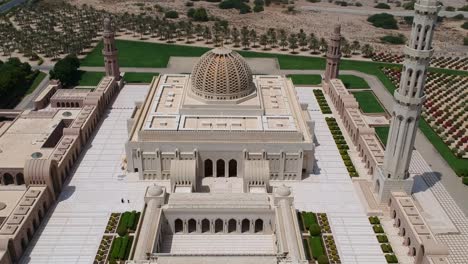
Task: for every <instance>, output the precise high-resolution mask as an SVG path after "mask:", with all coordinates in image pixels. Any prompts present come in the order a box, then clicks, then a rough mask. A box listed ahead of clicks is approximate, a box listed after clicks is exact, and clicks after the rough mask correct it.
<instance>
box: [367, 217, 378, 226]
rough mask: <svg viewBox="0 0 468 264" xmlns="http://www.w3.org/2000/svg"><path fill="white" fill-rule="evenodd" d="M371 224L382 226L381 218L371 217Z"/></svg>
mask: <svg viewBox="0 0 468 264" xmlns="http://www.w3.org/2000/svg"><path fill="white" fill-rule="evenodd" d="M369 222H370V223H371V224H373V225H378V224H380V220H379V217H377V216H371V217H369Z"/></svg>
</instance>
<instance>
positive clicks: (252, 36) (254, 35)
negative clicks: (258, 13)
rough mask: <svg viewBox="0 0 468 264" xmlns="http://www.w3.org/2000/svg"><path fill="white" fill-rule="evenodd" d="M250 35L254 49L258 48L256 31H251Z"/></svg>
mask: <svg viewBox="0 0 468 264" xmlns="http://www.w3.org/2000/svg"><path fill="white" fill-rule="evenodd" d="M249 35H250V39H251V40H252V44H253V46H252V47H253V48H257V47H258V46H257V44H256V43H257V41H258V37H257V31H255V29H251V30H250V33H249Z"/></svg>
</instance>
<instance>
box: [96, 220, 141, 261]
mask: <svg viewBox="0 0 468 264" xmlns="http://www.w3.org/2000/svg"><path fill="white" fill-rule="evenodd" d="M139 221H140V212H136V211H132V212H124V213H123V214H122V213H112V214H111V216H110V217H109V220H108V222H107V226H106V230H105V234H106V235H104V236H103V238H102V240H101V244H100V246H99V249H98V252H97V253H96V257H95V259H94V264H101V263H102V264H104V263H111V264H112V263H117V262H118V261H121V260H127V259H128V257H129V256H130V252H131V249H132V244H133V240H134V234H133V233H134V232H135V230H136V229H137V227H138V223H139Z"/></svg>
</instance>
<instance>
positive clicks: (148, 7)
mask: <svg viewBox="0 0 468 264" xmlns="http://www.w3.org/2000/svg"><path fill="white" fill-rule="evenodd" d="M52 1H53V0H52ZM351 1H353V0H350V2H351ZM250 2H253V1H250ZM359 2H361V3H362V4H363V5H364V6H363V7H360V8H372V9H374V8H373V7H372V6H374V5H375V2H374V0H359ZM442 2H446V5H451V6H456V7H457V6H462V5H463V4H464V3H465V0H443V1H442ZM70 3H72V4H74V5H78V6H80V5H82V4H88V5H92V6H94V7H96V8H98V9H105V10H107V11H110V12H129V13H142V12H146V14H147V15H150V14H151V15H159V16H161V15H162V14H161V13H158V12H157V11H156V9H155V8H154V6H155V4H158V5H160V6H162V7H164V8H165V9H166V10H176V11H178V12H179V14H180V17H181V18H182V19H183V18H184V17H185V13H186V12H187V10H188V8H189V7H186V6H185V3H186V1H184V0H159V1H156V2H155V1H145V0H137V1H122V0H70ZM193 3H194V7H205V8H207V10H208V11H209V14H210V15H215V16H217V17H219V18H221V19H226V20H228V21H230V23H231V24H232V25H235V26H237V27H242V26H249V27H253V28H256V29H257V31H259V32H260V31H263V30H265V29H267V28H269V27H275V28H283V29H286V30H287V31H288V32H294V31H296V32H297V31H299V29H301V28H302V29H304V30H305V31H306V32H314V33H315V34H316V35H317V36H319V37H325V38H328V37H329V34H328V32H330V31H331V29H332V27H333V25H334V24H335V23H336V22H338V21H339V22H340V23H341V24H342V28H343V30H342V31H343V35H344V36H345V37H346V38H347V39H349V40H358V41H360V42H361V43H371V44H373V45H374V47H375V48H376V51H388V50H392V51H394V52H400V51H401V46H391V45H390V46H389V45H383V44H378V43H379V42H380V40H379V39H380V38H381V37H382V36H384V35H388V34H398V33H402V34H404V35H406V36H407V37H409V33H410V31H409V30H410V27H408V26H406V25H400V29H399V30H384V29H378V28H375V27H373V26H372V25H370V24H369V23H368V22H367V21H366V19H367V17H366V16H360V15H351V14H340V15H339V17H338V15H337V14H331V13H329V14H327V13H324V12H314V11H297V12H295V13H294V14H290V13H287V12H286V11H285V10H286V9H285V8H284V7H283V6H281V5H271V6H270V7H266V9H265V11H264V12H261V13H250V14H244V15H240V14H239V13H238V11H237V10H223V9H219V8H218V7H217V3H208V2H204V1H198V2H193ZM142 5H143V6H142ZM295 5H296V9H299V8H300V6H304V5H322V6H333V7H337V6H336V5H334V4H329V3H328V2H327V1H323V2H321V3H315V4H311V3H309V2H307V1H305V0H298V1H295ZM391 5H392V10H397V8H395V5H394V4H391ZM366 6H367V7H366ZM354 8H358V7H354ZM400 9H401V8H400ZM461 24H462V22H461V21H458V22H452V21H450V22H447V21H446V22H444V23H442V25H440V26H439V27H438V30H437V33H436V35H435V40H434V47H435V49H436V54H439V55H442V54H444V55H455V56H463V54H466V52H468V48H467V47H466V46H465V47H464V46H462V41H463V36H464V34H466V30H465V31H463V29H461V28H460V25H461ZM447 53H448V54H447Z"/></svg>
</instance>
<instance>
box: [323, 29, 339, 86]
mask: <svg viewBox="0 0 468 264" xmlns="http://www.w3.org/2000/svg"><path fill="white" fill-rule="evenodd" d="M340 59H341V25H340V24H337V25H335V27H334V29H333V34H332V36H331V38H330V43H329V45H328V50H327V65H326V68H325V76H324V78H325V81H326V82H328V81H329V80H331V79H336V78H338V73H339V68H340Z"/></svg>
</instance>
